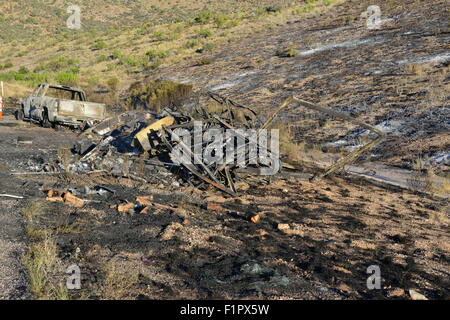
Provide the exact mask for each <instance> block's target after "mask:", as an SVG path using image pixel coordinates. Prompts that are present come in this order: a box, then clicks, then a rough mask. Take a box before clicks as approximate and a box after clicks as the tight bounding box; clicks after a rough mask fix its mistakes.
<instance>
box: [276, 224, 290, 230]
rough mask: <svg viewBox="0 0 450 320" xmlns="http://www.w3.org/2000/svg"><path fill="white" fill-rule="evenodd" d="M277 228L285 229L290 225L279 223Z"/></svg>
mask: <svg viewBox="0 0 450 320" xmlns="http://www.w3.org/2000/svg"><path fill="white" fill-rule="evenodd" d="M277 228H278V230H280V231H286V230H289V229H290V228H291V227H290V226H289V225H288V224H287V223H279V224H278V227H277Z"/></svg>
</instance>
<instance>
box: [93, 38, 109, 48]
mask: <svg viewBox="0 0 450 320" xmlns="http://www.w3.org/2000/svg"><path fill="white" fill-rule="evenodd" d="M107 47H108V45H107V44H106V42H105V41H103V40H100V41H96V42H95V43H94V45H93V46H92V49H94V50H101V49H105V48H107Z"/></svg>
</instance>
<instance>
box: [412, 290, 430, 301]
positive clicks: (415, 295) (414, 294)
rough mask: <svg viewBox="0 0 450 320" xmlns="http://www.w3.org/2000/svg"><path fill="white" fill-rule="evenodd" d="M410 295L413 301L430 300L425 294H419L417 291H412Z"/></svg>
mask: <svg viewBox="0 0 450 320" xmlns="http://www.w3.org/2000/svg"><path fill="white" fill-rule="evenodd" d="M409 295H410V296H411V299H413V300H428V299H427V297H425V296H424V295H423V294H420V293H418V292H417V291H415V290H412V289H410V290H409Z"/></svg>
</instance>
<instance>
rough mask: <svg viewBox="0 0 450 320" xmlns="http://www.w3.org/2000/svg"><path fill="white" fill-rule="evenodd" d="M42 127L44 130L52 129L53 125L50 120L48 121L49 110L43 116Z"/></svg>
mask: <svg viewBox="0 0 450 320" xmlns="http://www.w3.org/2000/svg"><path fill="white" fill-rule="evenodd" d="M41 125H42V126H43V127H44V128H51V127H52V123H51V122H50V120H49V119H48V112H47V110H45V111H44V113H43V114H42V121H41Z"/></svg>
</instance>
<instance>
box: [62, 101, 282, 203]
mask: <svg viewBox="0 0 450 320" xmlns="http://www.w3.org/2000/svg"><path fill="white" fill-rule="evenodd" d="M208 99H211V100H210V101H213V102H214V103H215V105H220V106H222V107H223V108H222V109H221V110H222V112H218V113H215V114H213V113H212V112H211V113H210V112H208V111H207V108H204V107H202V106H200V105H199V104H196V106H195V107H193V110H191V111H190V112H189V114H188V113H187V112H182V111H180V110H179V109H176V108H168V107H166V108H161V110H157V111H152V112H150V111H128V112H125V113H122V114H120V115H118V116H114V117H111V118H108V119H106V120H104V121H103V122H101V123H99V124H98V125H96V126H94V127H91V128H89V129H87V130H85V131H84V132H82V133H81V134H80V135H79V140H78V142H77V143H76V144H75V146H74V148H73V149H72V155H71V157H70V159H69V160H67V159H66V160H65V161H62V159H60V163H59V166H60V167H61V169H62V171H64V172H70V173H73V174H86V173H91V172H105V173H106V174H110V175H112V176H115V177H126V178H130V179H134V180H137V181H141V182H142V183H154V184H163V185H172V186H176V187H177V186H180V185H193V186H195V187H199V188H203V187H204V186H206V185H211V186H214V187H215V188H217V189H220V190H221V191H223V192H225V193H228V194H232V195H234V194H235V193H236V188H235V181H236V179H237V178H238V175H241V176H246V175H249V174H250V175H269V174H272V173H273V174H276V173H278V172H279V171H280V170H279V169H280V168H281V162H280V160H279V150H278V146H276V145H275V143H274V142H273V141H275V139H276V136H275V135H274V136H272V135H270V134H269V133H270V131H266V130H262V129H265V128H266V127H267V126H268V123H266V124H264V125H263V126H261V125H260V123H259V121H258V119H257V114H256V113H255V112H254V111H253V110H252V109H250V108H248V107H246V106H243V105H241V104H239V103H237V102H235V101H232V100H230V99H228V98H226V97H223V96H221V95H218V94H215V93H211V92H209V93H208ZM158 111H159V112H158ZM263 134H265V135H264V136H263ZM269 140H270V143H269ZM262 142H263V143H262ZM271 143H273V146H272V147H271ZM230 150H231V151H230ZM263 156H264V161H259V160H260V159H262V157H263ZM256 158H257V159H256ZM63 163H64V165H63ZM265 171H266V172H265Z"/></svg>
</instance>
